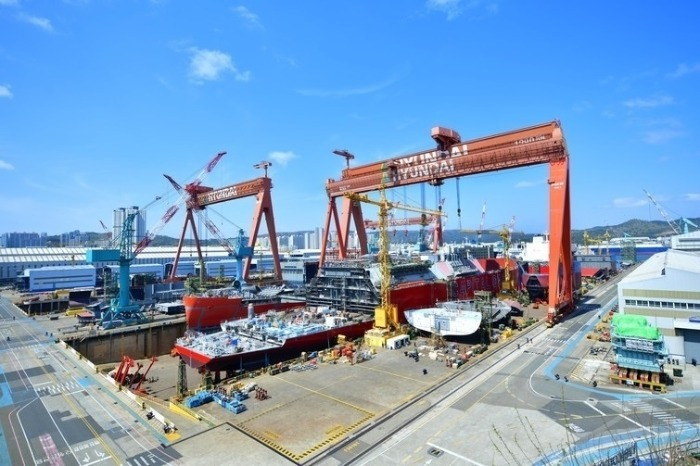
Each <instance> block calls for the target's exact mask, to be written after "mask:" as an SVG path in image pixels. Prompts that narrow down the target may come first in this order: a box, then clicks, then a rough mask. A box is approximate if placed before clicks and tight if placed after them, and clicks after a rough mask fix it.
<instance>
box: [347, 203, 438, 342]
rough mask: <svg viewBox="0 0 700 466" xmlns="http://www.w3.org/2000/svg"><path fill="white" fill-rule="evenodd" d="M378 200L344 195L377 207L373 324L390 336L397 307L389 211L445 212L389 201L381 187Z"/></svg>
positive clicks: (395, 326) (436, 213) (396, 318)
mask: <svg viewBox="0 0 700 466" xmlns="http://www.w3.org/2000/svg"><path fill="white" fill-rule="evenodd" d="M379 196H380V198H379V200H373V199H370V198H369V197H368V196H367V195H366V194H357V193H353V192H346V193H345V197H346V198H347V199H349V200H350V201H352V202H353V203H360V202H364V203H368V204H372V205H375V206H377V207H379V238H380V239H379V267H380V271H381V277H382V281H381V290H380V295H381V302H380V304H379V306H378V307H377V308H376V309H375V312H374V326H375V328H377V329H378V330H379V331H380V333H381V334H382V335H383V338H386V337H387V336H390V334H391V333H392V332H395V331H396V330H397V329H398V328H399V320H398V315H397V313H398V311H397V307H396V306H395V305H393V304H391V300H390V291H391V268H390V265H391V264H390V262H391V260H390V257H389V235H388V232H387V230H388V228H387V227H388V219H389V211H390V210H392V209H401V210H408V211H412V212H419V213H422V214H426V215H432V216H438V217H443V216H445V213H444V212H442V211H439V210H427V209H421V208H418V207H412V206H408V205H404V204H400V203H397V202H390V201H388V200H387V198H386V194H385V192H384V190H383V189H381V190H380V191H379Z"/></svg>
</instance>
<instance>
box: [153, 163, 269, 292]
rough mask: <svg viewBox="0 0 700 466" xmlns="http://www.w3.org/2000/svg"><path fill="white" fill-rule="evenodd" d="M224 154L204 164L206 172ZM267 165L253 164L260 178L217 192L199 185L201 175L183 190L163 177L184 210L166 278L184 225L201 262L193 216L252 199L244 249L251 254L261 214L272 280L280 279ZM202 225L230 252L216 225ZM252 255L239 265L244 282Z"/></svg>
mask: <svg viewBox="0 0 700 466" xmlns="http://www.w3.org/2000/svg"><path fill="white" fill-rule="evenodd" d="M224 154H225V152H221V153H219V154H217V156H216V157H215V158H214V159H213V160H212V161H211V162H209V164H208V165H207V173H208V172H211V170H212V169H213V166H214V165H216V163H217V162H218V160H219V159H220V158H221V157H222V156H223V155H224ZM271 165H272V163H270V162H266V161H262V162H260V163H258V164H255V165H254V167H255V168H260V169H263V170H264V172H265V174H264V176H262V177H260V178H255V179H253V180H249V181H244V182H242V183H237V184H232V185H229V186H226V187H223V188H219V189H214V188H210V187H208V186H202V184H201V181H202V177H201V176H200V177H198V178H197V179H196V180H195V181H194V182H192V183H189V184H187V185H185V186H184V187H181V186H180V185H179V184H178V183H177V182H176V181H175V180H173V179H172V178H171V177H170V176H168V175H164V176H165V177H166V178H167V179H168V181H170V183H171V184H172V185H173V186H174V187H175V189H176V190H177V191H179V192H180V193H181V194H182V196H183V198H184V199H185V203H186V207H187V213H186V214H185V222H184V224H183V226H182V233H181V234H180V241H179V242H178V245H177V252H176V253H175V262H174V264H173V267H172V271H171V272H170V277H169V279H171V280H173V279H175V274H176V273H177V266H178V263H179V261H180V255H181V253H182V246H183V244H184V241H185V234H186V232H187V225H188V224H189V225H190V226H191V228H192V233H193V236H194V240H195V247H196V249H197V256H198V259H199V263H200V264H202V263H203V262H204V257H203V255H202V249H201V246H200V243H199V236H198V234H197V227H196V226H195V221H194V214H195V213H200V212H201V211H202V210H204V209H205V208H206V207H207V206H210V205H214V204H219V203H222V202H227V201H232V200H234V199H241V198H245V197H252V196H255V197H256V207H255V212H254V213H253V224H252V226H251V229H250V231H251V233H250V235H249V241H248V250H249V251H252V249H253V247H254V245H255V242H256V240H257V237H258V231H259V230H260V222H261V220H262V216H263V215H264V216H265V220H266V225H267V232H268V235H269V237H270V238H269V239H270V251H271V252H272V258H273V263H274V268H275V279H276V280H281V279H282V267H281V265H280V257H279V249H278V247H277V231H276V229H275V218H274V213H273V211H272V195H271V193H270V190H271V189H272V180H271V179H270V178H268V176H267V169H268V167H270V166H271ZM171 209H172V208H171ZM173 214H174V212H173ZM170 218H172V215H170V216H169V217H168V220H169V219H170ZM204 223H205V226H206V227H207V229H208V230H209V231H210V232H211V233H212V234H213V235H214V236H216V237H217V238H218V239H219V240H220V241H221V242H222V244H224V247H226V249H227V250H228V251H229V252H230V253H232V249H231V247H230V245H229V244H228V241H227V240H224V239H223V237H222V235H221V233H220V232H219V230H218V229H217V228H216V226H215V225H214V224H213V223H212V222H210V221H206V220H205V222H204ZM252 255H253V254H252V253H251V254H246V255H245V262H244V265H243V274H242V275H243V279H244V280H248V277H249V273H250V264H251V262H252Z"/></svg>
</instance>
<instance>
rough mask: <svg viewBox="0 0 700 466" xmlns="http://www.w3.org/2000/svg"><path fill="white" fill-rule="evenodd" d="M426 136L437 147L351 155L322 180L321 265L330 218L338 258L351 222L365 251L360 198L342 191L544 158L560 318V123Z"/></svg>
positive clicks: (563, 196) (436, 131)
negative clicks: (381, 156)
mask: <svg viewBox="0 0 700 466" xmlns="http://www.w3.org/2000/svg"><path fill="white" fill-rule="evenodd" d="M431 136H432V138H433V140H434V141H435V142H436V144H437V147H436V148H434V149H430V150H426V151H422V152H418V153H415V154H409V155H406V156H402V157H398V158H395V159H390V160H384V161H379V162H374V163H369V164H366V165H360V166H357V167H350V157H346V159H347V167H346V168H345V169H344V170H343V171H342V174H341V177H340V178H339V179H337V180H336V179H328V180H327V182H326V193H327V195H328V209H327V213H326V222H325V228H324V238H323V241H322V242H321V257H320V261H319V262H320V265H323V264H324V263H325V259H326V253H327V252H326V247H327V245H328V235H329V233H330V227H331V223H333V224H334V226H335V230H336V244H337V251H338V256H339V258H340V259H345V258H346V257H347V254H348V247H347V240H348V237H349V234H350V226H351V223H353V222H354V226H355V231H356V232H357V236H358V240H359V245H360V254H367V234H366V231H365V229H364V222H363V218H362V210H361V207H360V203H357V202H353V201H352V200H351V199H349V198H347V197H345V196H344V195H345V193H347V192H353V193H356V194H361V193H367V192H371V191H378V190H379V189H380V187H385V188H386V189H391V188H397V187H400V186H408V185H414V184H420V183H426V182H427V183H430V184H431V185H434V186H439V185H440V184H441V183H442V182H443V180H446V179H450V178H459V177H462V176H468V175H476V174H480V173H488V172H494V171H498V170H507V169H512V168H518V167H525V166H533V165H540V164H545V163H546V164H549V180H548V184H549V231H550V243H549V245H550V246H549V247H550V251H549V262H550V268H549V270H550V278H549V308H548V315H547V320H548V322H549V323H551V324H554V323H556V322H557V321H559V319H560V318H561V316H562V315H563V314H564V313H566V312H568V311H569V310H570V309H572V308H573V286H572V282H573V276H572V274H573V259H572V251H571V209H570V192H569V190H570V188H569V153H568V150H567V147H566V141H565V139H564V134H563V131H562V128H561V124H560V123H559V122H558V121H551V122H548V123H543V124H539V125H535V126H530V127H527V128H522V129H517V130H513V131H508V132H504V133H500V134H496V135H493V136H487V137H482V138H479V139H473V140H471V141H462V140H461V138H460V136H459V134H458V133H457V132H456V131H454V130H451V129H448V128H443V127H439V126H438V127H435V128H433V129H432V131H431ZM338 152H340V151H338ZM346 152H347V151H346ZM336 153H337V152H336ZM339 155H343V154H342V153H341V154H339ZM349 155H351V154H349ZM338 198H341V199H342V210H341V211H340V212H341V214H342V215H341V214H339V211H338V207H337V205H336V204H337V203H336V201H337V199H338Z"/></svg>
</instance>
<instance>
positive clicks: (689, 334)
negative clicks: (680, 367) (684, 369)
mask: <svg viewBox="0 0 700 466" xmlns="http://www.w3.org/2000/svg"><path fill="white" fill-rule="evenodd" d="M683 338H684V339H685V361H686V363H688V364H690V361H691V360H692V359H693V358H694V359H695V360H696V361H698V363H700V331H698V330H683Z"/></svg>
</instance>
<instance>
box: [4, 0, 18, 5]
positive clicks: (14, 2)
mask: <svg viewBox="0 0 700 466" xmlns="http://www.w3.org/2000/svg"><path fill="white" fill-rule="evenodd" d="M0 5H2V6H14V5H19V2H18V1H17V0H0Z"/></svg>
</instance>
